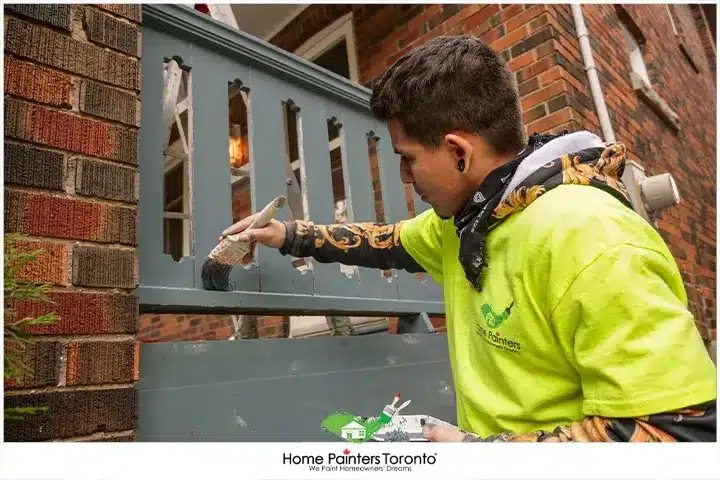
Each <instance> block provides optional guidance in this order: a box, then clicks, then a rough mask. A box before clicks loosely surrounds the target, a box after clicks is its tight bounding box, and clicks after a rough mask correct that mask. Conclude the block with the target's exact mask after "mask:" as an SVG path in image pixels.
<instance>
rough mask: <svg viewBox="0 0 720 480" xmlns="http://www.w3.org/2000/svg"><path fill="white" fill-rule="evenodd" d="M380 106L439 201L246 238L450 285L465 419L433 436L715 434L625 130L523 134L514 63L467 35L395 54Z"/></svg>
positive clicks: (675, 275) (681, 307)
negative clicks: (395, 215) (628, 173)
mask: <svg viewBox="0 0 720 480" xmlns="http://www.w3.org/2000/svg"><path fill="white" fill-rule="evenodd" d="M371 107H372V111H373V113H374V115H376V116H377V117H378V118H380V119H382V120H384V121H387V125H388V129H389V131H390V136H391V138H392V142H393V146H394V147H395V151H396V153H397V154H398V155H399V156H400V170H401V178H402V181H403V182H404V183H408V184H411V185H413V187H414V188H415V191H416V192H417V193H418V194H419V195H420V197H421V198H422V199H423V200H424V201H426V202H427V203H429V204H430V205H431V206H432V209H431V210H428V211H426V212H424V213H423V214H421V215H418V216H417V217H415V218H413V219H410V220H407V221H402V222H398V223H396V224H391V225H377V224H372V223H365V224H354V225H332V226H320V225H314V224H312V223H309V222H302V221H296V222H292V223H289V222H288V223H282V222H278V221H273V222H271V223H270V224H269V225H268V226H266V227H264V228H261V229H257V230H253V231H246V232H245V233H246V239H247V240H250V241H253V242H260V243H262V244H264V245H266V246H269V247H274V248H279V249H280V252H281V253H282V254H283V255H288V254H291V255H293V256H296V257H313V258H315V259H316V260H317V261H319V262H340V263H344V264H348V265H361V266H366V267H377V268H382V269H388V268H396V269H405V270H407V271H410V272H421V271H423V272H427V273H429V274H430V275H431V276H432V277H433V278H434V279H435V280H436V281H437V282H439V283H440V284H441V285H442V286H443V288H444V295H445V303H446V317H447V337H448V342H449V352H450V361H451V365H452V372H453V377H454V381H455V391H456V398H457V418H458V423H459V426H460V427H461V428H462V429H464V431H461V430H446V429H440V428H431V427H432V426H429V425H428V426H426V436H427V438H429V439H431V440H434V441H474V440H480V441H569V440H591V441H676V440H677V441H714V440H715V432H716V424H715V422H716V417H715V399H716V370H715V365H714V364H713V362H712V360H711V359H710V357H709V355H708V353H707V352H706V350H705V348H704V346H703V343H702V340H701V338H700V336H699V334H698V332H697V330H696V328H695V325H694V321H693V317H692V315H691V314H690V312H689V311H688V310H687V308H686V303H687V299H686V294H685V290H684V286H683V282H682V279H681V277H680V273H679V272H678V269H677V266H676V264H675V261H674V259H673V257H672V255H671V254H670V252H669V251H668V249H667V247H666V245H665V244H664V243H663V241H662V239H661V237H660V236H659V235H658V234H657V232H656V231H655V230H654V229H653V228H652V226H650V225H649V224H648V223H647V222H646V221H645V220H644V219H642V218H641V217H640V216H639V215H637V214H636V213H635V212H634V211H633V210H632V208H631V205H630V203H629V200H628V196H627V192H626V189H625V187H624V186H623V185H622V183H621V181H620V176H621V174H622V171H623V167H624V162H625V148H624V146H623V145H622V144H619V143H618V144H613V145H605V144H603V143H602V142H601V140H600V139H599V138H598V137H597V136H595V135H593V134H591V133H589V132H577V133H572V134H561V135H533V136H532V137H531V138H530V140H529V141H528V142H526V141H525V139H524V136H523V126H522V115H521V110H520V105H519V98H518V93H517V88H516V84H515V81H514V76H513V74H512V73H511V72H510V71H509V70H508V68H507V67H506V65H505V64H504V62H503V61H502V59H501V58H500V57H499V56H498V55H497V54H496V53H494V52H493V51H492V50H491V49H490V48H488V47H487V46H486V45H484V44H483V43H482V42H480V41H479V40H478V39H476V38H474V37H468V36H453V37H440V38H437V39H434V40H432V41H430V42H428V43H426V44H425V45H423V46H421V47H419V48H417V49H415V50H414V51H412V52H410V53H408V54H407V55H406V56H404V57H403V58H401V59H399V60H398V61H397V62H396V63H395V64H394V65H393V66H392V67H391V68H390V69H389V70H388V71H387V72H386V73H385V74H384V75H383V76H382V77H381V78H380V79H378V81H377V82H376V84H375V86H374V89H373V95H372V100H371ZM251 220H252V217H250V218H247V219H245V220H243V221H240V222H238V223H237V224H235V225H233V226H232V227H229V228H228V229H227V230H226V231H225V232H223V235H228V234H231V233H237V232H241V231H243V230H245V229H246V228H247V226H248V225H249V223H250V221H251ZM328 238H332V240H333V241H327V239H328ZM345 238H347V239H348V240H350V239H352V241H350V242H347V243H345V245H354V244H356V243H357V241H358V239H360V240H362V241H361V243H360V245H358V246H357V247H352V248H343V249H341V248H338V247H337V246H336V245H337V244H338V243H339V242H341V241H342V240H343V239H345ZM381 240H386V241H381Z"/></svg>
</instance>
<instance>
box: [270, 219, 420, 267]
mask: <svg viewBox="0 0 720 480" xmlns="http://www.w3.org/2000/svg"><path fill="white" fill-rule="evenodd" d="M402 224H403V222H402V221H401V222H398V223H390V224H384V223H350V224H337V225H315V224H314V223H312V222H305V221H301V220H296V221H294V222H285V226H286V227H287V235H286V237H285V244H284V245H283V246H282V247H281V248H280V253H281V254H283V255H288V254H289V255H292V256H294V257H298V258H304V257H312V258H314V259H315V260H317V261H318V262H320V263H335V262H337V263H343V264H345V265H357V266H360V267H368V268H379V269H384V270H387V269H391V268H395V269H398V270H406V271H408V272H410V273H418V272H424V271H425V270H424V269H423V268H422V267H421V266H420V265H419V264H418V263H417V262H416V261H415V260H414V259H413V258H412V257H411V256H410V254H409V253H408V252H407V251H406V250H405V249H404V248H403V246H402V244H401V242H400V228H401V226H402Z"/></svg>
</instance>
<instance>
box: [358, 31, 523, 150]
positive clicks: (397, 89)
mask: <svg viewBox="0 0 720 480" xmlns="http://www.w3.org/2000/svg"><path fill="white" fill-rule="evenodd" d="M372 88H373V92H372V98H371V100H370V108H371V110H372V113H373V115H375V116H376V117H377V118H379V119H381V120H386V121H387V120H391V119H397V120H398V121H399V122H400V125H401V126H402V128H403V131H404V132H405V134H406V135H407V136H408V137H409V138H411V139H413V140H415V141H418V142H420V143H421V144H423V145H424V146H426V147H429V148H430V147H432V148H437V147H438V146H440V144H441V142H442V140H443V137H444V136H445V135H446V134H447V133H449V132H451V131H454V130H455V131H464V132H468V133H474V134H477V135H479V136H480V137H482V138H483V139H485V141H487V142H488V143H489V144H490V145H491V146H492V148H493V149H494V150H495V152H496V153H498V154H501V155H506V154H515V153H517V152H518V151H520V150H522V149H523V148H524V146H525V137H524V132H523V124H522V111H521V109H520V97H519V95H518V90H517V83H516V81H515V75H514V74H513V73H512V72H511V71H510V69H509V68H508V67H507V65H506V64H505V61H504V60H503V59H502V57H500V55H498V54H497V53H496V52H494V51H493V50H492V49H491V48H490V47H489V46H488V45H486V44H485V43H483V42H482V41H481V40H480V39H478V38H477V37H473V36H469V35H458V36H441V37H437V38H435V39H433V40H430V41H429V42H427V43H425V44H423V45H421V46H419V47H417V48H415V49H413V50H411V51H410V52H408V53H407V54H405V55H404V56H403V57H401V58H400V59H398V60H397V61H396V62H395V63H394V64H393V65H392V66H391V67H390V68H389V69H388V70H387V71H386V72H385V73H384V74H382V75H381V76H380V77H379V78H378V79H376V80H375V82H373V86H372Z"/></svg>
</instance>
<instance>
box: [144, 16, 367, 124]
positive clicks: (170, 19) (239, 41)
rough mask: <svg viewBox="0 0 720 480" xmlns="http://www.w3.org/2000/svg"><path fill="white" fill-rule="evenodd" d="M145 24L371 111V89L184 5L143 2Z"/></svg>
mask: <svg viewBox="0 0 720 480" xmlns="http://www.w3.org/2000/svg"><path fill="white" fill-rule="evenodd" d="M143 25H144V26H146V27H150V28H153V29H155V30H160V31H162V32H165V33H168V34H171V35H175V36H178V37H182V38H183V39H185V40H187V41H190V42H192V43H194V44H196V45H200V46H203V47H205V48H208V49H210V50H213V51H215V52H218V53H220V54H222V55H224V56H227V57H230V58H233V59H235V60H239V61H241V62H243V63H246V64H248V65H252V66H254V67H256V68H259V69H261V70H264V71H266V72H267V73H268V74H271V75H273V76H277V77H281V78H283V79H286V80H288V81H292V82H293V83H295V84H299V85H302V86H303V87H305V88H308V89H310V90H314V91H315V92H317V93H319V94H321V95H324V96H329V97H333V98H335V99H337V100H339V101H342V102H344V103H347V104H349V105H351V106H354V107H356V108H359V109H360V110H363V111H369V108H370V94H371V91H370V90H369V89H367V88H365V87H363V86H362V85H358V84H356V83H353V82H351V81H350V80H347V79H345V78H343V77H341V76H339V75H336V74H334V73H332V72H329V71H327V70H325V69H323V68H321V67H319V66H317V65H315V64H313V63H312V62H309V61H307V60H305V59H302V58H300V57H297V56H295V55H292V54H290V53H288V52H286V51H284V50H282V49H280V48H278V47H276V46H274V45H272V44H270V43H268V42H265V41H263V40H261V39H259V38H257V37H254V36H252V35H249V34H247V33H245V32H242V31H239V30H236V29H233V28H231V27H229V26H227V25H225V24H224V23H222V22H219V21H217V20H214V19H213V18H211V17H209V16H207V15H204V14H202V13H200V12H198V11H196V10H194V9H192V8H190V7H188V6H185V5H172V4H170V5H167V4H146V5H143Z"/></svg>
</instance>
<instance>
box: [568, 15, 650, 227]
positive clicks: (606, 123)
mask: <svg viewBox="0 0 720 480" xmlns="http://www.w3.org/2000/svg"><path fill="white" fill-rule="evenodd" d="M572 12H573V18H574V20H575V32H576V33H577V38H578V41H579V42H580V52H581V53H582V57H583V63H584V64H585V71H586V72H587V76H588V82H589V83H590V93H591V95H592V98H593V102H594V103H595V111H596V112H597V116H598V120H599V121H600V129H601V130H602V135H603V137H604V140H605V142H606V143H614V142H616V139H615V132H613V129H612V124H611V123H610V114H609V113H608V109H607V105H606V104H605V96H604V95H603V92H602V88H600V78H599V77H598V73H597V68H596V67H595V61H594V60H593V54H592V48H591V47H590V39H589V36H588V30H587V27H586V26H585V18H584V17H583V12H582V6H581V5H579V4H577V3H574V4H572ZM636 171H637V173H638V174H639V175H637V176H636ZM638 177H639V178H643V177H644V174H643V169H642V167H640V166H639V165H638V164H637V163H635V162H633V161H631V160H627V162H626V164H625V170H624V171H623V174H622V181H623V183H624V184H625V187H627V189H628V194H629V195H630V201H631V202H632V206H633V209H634V210H635V211H636V212H637V213H639V214H640V215H642V216H643V217H644V218H645V219H646V220H648V221H651V219H650V216H649V215H648V212H647V211H646V210H645V205H644V202H643V201H642V197H641V192H640V186H639V185H638V181H637V179H638Z"/></svg>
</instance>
